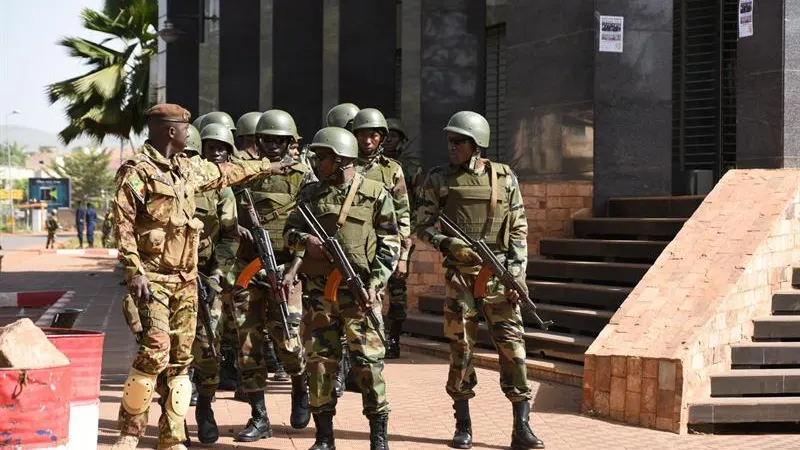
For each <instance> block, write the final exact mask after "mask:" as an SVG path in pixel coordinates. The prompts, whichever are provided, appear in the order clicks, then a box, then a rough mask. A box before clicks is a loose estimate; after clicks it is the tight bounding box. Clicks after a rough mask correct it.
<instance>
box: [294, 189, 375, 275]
mask: <svg viewBox="0 0 800 450" xmlns="http://www.w3.org/2000/svg"><path fill="white" fill-rule="evenodd" d="M350 186H351V187H352V184H351V185H350ZM315 188H318V189H321V191H317V192H313V189H315ZM309 190H311V191H312V192H309V195H308V196H307V195H305V192H304V195H303V197H304V198H308V199H309V204H310V205H311V211H312V212H313V213H314V215H315V216H316V217H317V220H319V223H320V224H321V225H322V227H323V228H325V231H327V232H328V234H329V235H331V234H332V235H334V236H335V237H336V239H337V240H338V241H339V244H341V246H342V249H343V250H344V253H345V255H347V259H348V261H350V264H352V266H353V268H354V269H355V270H356V272H358V273H359V274H360V275H362V276H368V275H369V273H370V266H371V264H372V260H373V259H374V258H375V250H376V247H377V243H378V241H377V235H376V234H375V223H374V222H373V218H374V214H375V203H376V202H377V201H378V198H379V197H380V195H381V192H383V191H384V187H383V185H381V184H380V183H378V182H376V181H373V180H369V179H363V178H362V180H361V183H360V185H359V186H358V192H357V193H356V196H355V198H354V199H353V203H352V205H351V206H350V209H349V211H348V212H347V217H346V219H345V220H344V224H343V225H342V227H341V228H338V229H337V221H338V219H339V213H340V212H341V210H342V204H344V201H345V198H346V197H347V194H348V192H349V189H346V190H339V189H336V188H334V187H330V186H327V185H323V184H321V183H316V184H314V185H311V186H309ZM333 268H334V266H333V264H331V263H330V262H328V261H327V260H322V259H310V258H309V257H308V256H306V258H304V259H303V265H302V266H301V268H300V272H302V273H304V274H306V275H309V276H325V275H328V274H330V272H331V270H333Z"/></svg>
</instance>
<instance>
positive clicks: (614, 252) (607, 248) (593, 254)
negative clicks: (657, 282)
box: [539, 238, 667, 262]
mask: <svg viewBox="0 0 800 450" xmlns="http://www.w3.org/2000/svg"><path fill="white" fill-rule="evenodd" d="M666 246H667V242H664V241H636V240H622V239H618V240H613V239H575V238H545V239H542V240H541V241H539V253H540V254H541V255H543V256H550V257H556V258H563V257H574V258H577V259H592V260H603V259H616V260H643V261H646V262H653V261H655V260H656V258H658V255H660V254H661V252H662V251H663V250H664V247H666Z"/></svg>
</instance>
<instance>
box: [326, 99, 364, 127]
mask: <svg viewBox="0 0 800 450" xmlns="http://www.w3.org/2000/svg"><path fill="white" fill-rule="evenodd" d="M356 114H358V106H356V105H354V104H352V103H342V104H339V105H336V106H334V107H333V108H331V110H330V111H328V116H327V117H326V118H325V123H326V124H327V125H328V126H329V127H339V128H348V129H349V126H350V123H351V122H352V121H353V118H354V117H356Z"/></svg>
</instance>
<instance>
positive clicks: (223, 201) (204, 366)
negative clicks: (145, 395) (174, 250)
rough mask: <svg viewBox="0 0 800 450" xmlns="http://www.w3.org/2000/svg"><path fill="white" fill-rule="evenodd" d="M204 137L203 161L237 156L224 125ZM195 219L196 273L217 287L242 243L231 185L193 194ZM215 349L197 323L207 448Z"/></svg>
mask: <svg viewBox="0 0 800 450" xmlns="http://www.w3.org/2000/svg"><path fill="white" fill-rule="evenodd" d="M200 137H201V139H202V144H201V146H202V153H203V159H205V160H207V161H210V162H212V163H215V164H220V163H225V162H229V161H230V154H231V153H232V152H233V148H234V145H233V135H232V134H231V132H230V130H228V129H227V128H225V126H223V125H220V124H209V125H207V126H206V127H205V128H203V132H202V133H201V135H200ZM199 150H200V146H197V145H196V143H194V142H189V141H187V145H186V149H185V151H186V153H187V154H191V153H190V152H197V151H199ZM194 217H196V218H197V219H200V221H202V222H203V232H202V234H201V235H200V242H199V245H198V257H199V259H198V270H199V271H200V272H201V273H203V274H204V275H206V276H207V277H208V280H209V281H210V282H211V283H213V284H214V285H216V286H219V285H221V283H222V280H223V274H227V273H228V271H229V270H230V269H231V267H232V266H233V262H234V259H235V257H236V249H237V248H238V246H239V244H238V242H237V240H236V238H237V235H236V226H237V223H238V220H237V216H236V198H235V197H234V196H233V190H232V189H231V188H230V187H226V188H223V189H221V190H213V191H206V192H202V193H198V194H197V195H195V212H194ZM208 299H212V300H213V303H212V304H210V305H209V311H210V313H211V325H212V329H214V330H215V334H216V335H217V336H219V335H220V332H221V331H222V328H223V327H222V320H221V319H222V316H223V313H222V300H221V298H220V297H219V296H216V295H211V293H210V292H209V296H208ZM211 345H214V346H215V347H216V351H217V352H219V351H220V342H219V341H217V342H213V343H211V342H209V336H208V335H207V334H206V330H205V328H204V327H203V326H202V324H201V323H200V321H199V320H198V324H197V333H196V335H195V340H194V344H193V345H192V356H193V357H194V360H193V362H192V367H193V368H194V381H195V383H196V384H197V392H198V398H197V405H196V408H195V411H194V415H195V420H196V421H197V438H198V440H200V442H201V443H203V444H212V443H214V442H216V441H217V439H219V429H218V427H217V422H216V420H215V418H214V411H213V410H212V409H211V402H212V400H213V399H214V394H215V393H216V391H217V385H218V384H219V381H220V361H219V359H217V358H215V357H214V356H213V353H212V352H211V350H210V346H211Z"/></svg>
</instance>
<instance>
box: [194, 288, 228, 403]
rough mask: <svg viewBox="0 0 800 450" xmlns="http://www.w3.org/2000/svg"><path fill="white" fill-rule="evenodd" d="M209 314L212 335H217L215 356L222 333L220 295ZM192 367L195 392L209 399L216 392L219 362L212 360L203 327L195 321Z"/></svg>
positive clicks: (215, 299)
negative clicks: (212, 330) (195, 386)
mask: <svg viewBox="0 0 800 450" xmlns="http://www.w3.org/2000/svg"><path fill="white" fill-rule="evenodd" d="M209 310H210V312H211V326H212V328H213V329H214V333H215V334H216V335H217V342H215V348H216V350H217V354H219V352H220V347H221V343H220V339H219V336H220V335H221V334H222V331H223V322H225V320H224V319H223V317H222V316H223V312H222V298H221V296H220V295H217V296H215V297H214V302H213V303H212V304H211V307H210V308H209ZM192 356H193V361H192V367H194V382H195V384H196V385H197V392H199V393H200V395H203V396H208V397H211V396H213V395H214V394H215V393H216V392H217V385H218V384H219V369H220V361H219V359H218V358H214V357H213V356H212V353H211V344H210V343H209V340H208V335H207V334H206V329H205V327H203V326H202V324H201V323H200V319H199V318H198V320H197V328H196V331H195V338H194V342H193V343H192Z"/></svg>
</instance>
